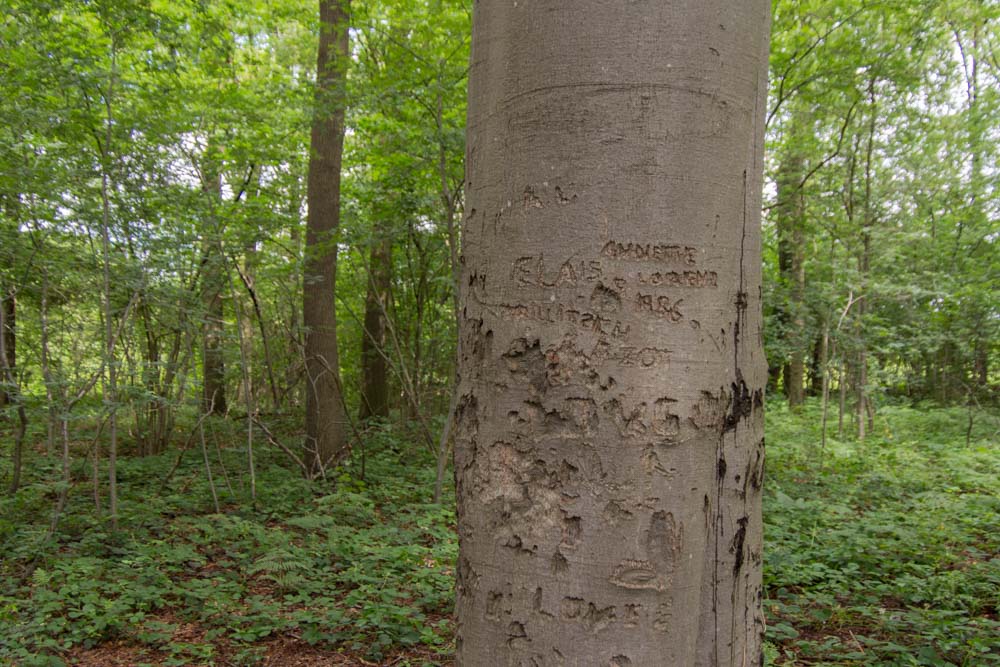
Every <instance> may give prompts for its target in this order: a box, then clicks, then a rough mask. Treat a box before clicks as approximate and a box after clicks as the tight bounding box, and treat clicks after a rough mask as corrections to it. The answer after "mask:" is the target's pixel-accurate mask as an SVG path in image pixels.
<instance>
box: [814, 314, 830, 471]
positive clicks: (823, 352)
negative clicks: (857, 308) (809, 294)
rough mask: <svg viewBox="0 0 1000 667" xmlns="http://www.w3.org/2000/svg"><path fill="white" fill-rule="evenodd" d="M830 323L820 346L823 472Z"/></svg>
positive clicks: (820, 465)
mask: <svg viewBox="0 0 1000 667" xmlns="http://www.w3.org/2000/svg"><path fill="white" fill-rule="evenodd" d="M829 363H830V323H829V322H823V336H822V337H821V338H820V345H819V364H818V369H817V370H818V372H819V373H820V375H821V378H822V379H821V381H820V384H821V387H820V414H821V415H822V417H821V423H820V441H819V469H820V471H822V470H823V459H824V457H825V454H826V422H827V415H828V413H829V411H830V410H829V409H830V369H829V368H828V365H829Z"/></svg>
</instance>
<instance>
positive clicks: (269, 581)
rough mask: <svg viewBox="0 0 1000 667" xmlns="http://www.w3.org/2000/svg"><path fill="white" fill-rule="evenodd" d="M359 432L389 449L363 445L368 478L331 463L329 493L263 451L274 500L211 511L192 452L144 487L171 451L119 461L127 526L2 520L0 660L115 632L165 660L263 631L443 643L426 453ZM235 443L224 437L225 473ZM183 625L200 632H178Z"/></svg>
mask: <svg viewBox="0 0 1000 667" xmlns="http://www.w3.org/2000/svg"><path fill="white" fill-rule="evenodd" d="M372 440H373V442H375V443H376V444H377V443H379V442H382V443H383V444H386V445H390V446H391V447H385V448H383V449H376V450H375V451H371V452H369V453H368V458H367V461H366V468H367V470H366V478H365V479H361V478H359V477H358V476H357V471H351V470H344V471H342V473H341V474H340V476H339V479H338V482H337V483H336V485H335V490H333V491H332V492H331V484H330V483H324V482H316V483H311V482H307V481H305V480H303V479H301V478H300V477H299V476H298V475H296V474H295V473H294V472H293V471H290V470H287V469H285V468H283V467H282V466H281V465H278V462H277V461H276V460H272V459H268V458H267V457H265V458H264V459H263V460H262V461H261V466H262V468H263V471H262V472H261V477H260V479H259V484H260V485H261V486H262V487H266V488H268V489H272V490H273V491H272V492H271V493H272V497H270V498H269V500H271V501H274V502H273V503H272V504H271V505H269V506H268V507H267V510H266V511H264V510H263V509H262V510H261V511H256V510H253V509H251V508H250V507H249V506H248V505H245V504H242V503H246V501H247V500H248V498H247V497H246V495H245V492H243V493H240V494H238V496H237V497H235V498H232V499H231V500H236V501H239V502H240V503H241V504H240V505H239V506H233V505H227V511H226V513H224V514H214V513H212V509H211V507H212V506H211V500H210V495H209V489H208V487H207V485H206V484H204V483H203V482H201V481H200V479H199V477H200V475H201V473H202V472H203V471H202V470H201V469H200V467H199V466H200V461H198V460H196V459H195V458H194V457H191V460H190V461H186V462H185V461H183V460H182V463H181V465H180V467H179V468H178V469H177V471H176V472H175V473H174V476H173V478H172V479H173V480H174V481H172V482H171V483H170V484H169V485H168V487H167V488H166V489H164V493H163V494H162V495H159V496H158V497H154V496H155V494H154V491H155V490H156V489H157V487H158V485H159V484H160V480H161V479H163V478H164V476H165V475H166V473H167V471H168V470H169V469H170V468H171V466H172V465H173V463H174V455H171V456H166V455H165V456H159V457H146V458H145V459H142V460H136V461H128V462H124V463H123V477H125V478H127V479H130V480H132V481H131V482H130V484H129V485H128V486H127V487H125V488H126V489H127V490H128V491H127V495H124V496H123V499H122V501H123V506H125V507H129V508H131V510H130V512H129V513H128V514H127V515H126V516H123V517H122V519H123V523H124V525H123V531H122V535H127V536H128V537H127V538H125V537H112V536H111V535H109V534H108V533H106V532H104V530H103V529H102V528H101V526H100V525H99V524H94V523H92V522H91V523H89V524H88V525H86V526H84V525H83V524H82V523H81V521H82V519H83V518H85V517H86V516H88V515H89V510H88V509H87V508H86V505H85V504H84V503H83V502H81V503H74V504H72V505H71V510H70V511H71V513H70V516H68V517H67V520H66V521H64V522H63V523H62V524H61V528H60V530H59V532H58V533H57V534H55V535H54V536H52V537H51V538H45V537H44V535H45V532H44V529H43V528H42V527H41V526H38V525H34V524H32V523H31V522H30V521H9V522H8V523H7V524H6V528H5V532H4V533H3V535H2V542H0V551H3V552H4V553H5V554H10V557H8V558H6V559H5V560H4V561H3V564H2V565H0V575H2V576H0V578H2V580H3V582H4V583H3V584H2V586H0V622H2V624H3V626H4V630H5V631H4V633H3V634H2V637H0V662H3V661H5V660H14V661H17V662H18V663H19V664H46V663H45V662H44V660H49V659H57V658H60V657H62V658H66V657H67V656H68V655H71V654H72V652H73V651H74V650H78V649H79V648H81V647H83V648H86V647H92V646H96V645H98V644H101V643H103V642H106V641H109V640H112V639H114V640H121V641H123V642H126V643H129V644H133V645H137V646H140V647H144V648H145V649H146V650H147V651H148V652H149V653H150V655H159V656H161V657H163V656H166V657H164V658H163V659H164V660H165V664H178V665H182V664H190V663H191V662H192V661H208V662H212V661H213V660H216V659H217V656H218V651H219V650H222V649H221V648H220V647H225V650H226V651H227V652H230V653H231V652H233V651H236V652H242V654H243V656H244V657H243V658H241V659H242V660H245V661H246V662H245V663H244V664H252V663H253V660H254V659H255V658H254V656H255V655H257V654H258V653H259V649H260V646H259V644H260V642H262V641H265V640H267V639H268V638H270V637H273V636H276V635H287V636H295V637H298V638H301V640H302V641H304V642H306V643H308V644H312V645H317V646H327V647H343V646H346V647H348V648H349V649H351V650H354V651H359V652H361V653H364V654H367V655H368V656H369V657H371V658H372V659H379V658H380V657H382V656H384V655H386V654H387V653H388V652H389V651H391V650H398V649H399V648H400V647H406V646H414V645H418V646H426V647H432V648H434V649H435V650H437V649H438V648H440V649H442V650H444V649H446V647H447V644H448V641H449V639H448V637H449V632H450V621H449V613H450V610H451V605H452V595H453V574H452V573H453V563H454V560H455V557H456V553H457V542H456V538H455V535H454V533H453V524H454V513H453V511H452V510H450V509H445V508H442V507H441V506H437V505H431V504H428V503H427V499H428V496H429V492H430V489H431V487H432V484H433V477H432V475H430V473H429V472H428V471H429V470H431V468H432V466H431V464H430V462H429V461H423V462H422V465H421V466H419V467H413V466H410V465H408V464H409V463H410V461H408V460H406V459H407V458H408V457H407V456H401V455H399V454H397V453H396V451H394V449H395V450H405V449H407V448H408V447H409V445H408V444H407V443H406V442H404V441H401V440H398V439H397V438H395V437H393V436H386V437H381V438H373V439H372ZM238 457H239V453H238V452H234V451H225V458H224V462H225V463H226V464H227V466H232V468H231V470H230V473H229V475H230V477H233V476H234V473H233V472H232V469H235V468H236V466H237V465H238V461H239V458H238ZM133 475H134V477H133ZM233 481H234V483H236V484H237V485H239V484H241V483H243V482H245V479H241V478H240V477H238V476H237V478H236V479H234V480H233ZM34 488H36V487H35V486H33V485H32V486H28V487H26V488H25V489H24V490H22V492H21V493H19V494H18V495H17V496H15V497H13V498H10V499H4V500H3V501H0V512H2V515H3V516H13V515H12V514H11V512H10V511H9V510H10V509H11V508H14V507H17V506H18V505H19V504H21V503H23V502H25V499H27V498H31V497H33V492H32V490H33V489H34ZM348 489H350V490H348ZM185 491H186V492H185ZM142 497H147V498H150V499H151V500H152V502H148V503H146V502H144V503H140V502H137V501H138V500H139V498H142ZM36 520H38V521H42V522H44V521H46V520H47V517H46V516H45V515H39V516H37V517H36ZM186 624H188V625H189V624H194V625H195V626H197V627H198V628H200V629H201V631H202V632H201V638H200V639H198V640H197V641H193V640H191V639H190V638H189V637H188V636H187V634H185V633H183V632H181V629H182V626H185V625H186ZM230 653H227V655H229V654H230ZM258 657H259V656H258ZM53 664H55V663H53Z"/></svg>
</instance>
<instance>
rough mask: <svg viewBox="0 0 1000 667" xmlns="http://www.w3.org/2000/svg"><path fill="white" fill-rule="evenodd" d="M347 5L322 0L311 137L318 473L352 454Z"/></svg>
mask: <svg viewBox="0 0 1000 667" xmlns="http://www.w3.org/2000/svg"><path fill="white" fill-rule="evenodd" d="M349 7H350V5H349V2H348V1H347V0H320V3H319V16H320V38H319V52H318V55H317V59H316V71H317V74H316V109H315V111H314V116H313V126H312V135H311V138H310V147H311V151H310V155H309V179H308V183H307V195H306V196H307V200H308V206H309V212H308V216H307V219H306V247H305V265H304V270H303V283H304V284H303V290H302V292H303V299H302V323H303V326H304V327H305V363H306V443H305V448H306V460H307V464H308V466H309V468H310V470H311V471H312V472H313V473H319V472H321V471H322V470H323V469H324V468H325V467H326V466H327V465H329V464H331V463H334V462H336V461H337V460H339V459H340V458H342V457H343V456H344V455H345V454H346V448H347V437H346V436H347V433H346V423H347V421H346V419H347V418H346V413H345V411H344V402H343V399H342V396H341V389H340V377H339V373H340V371H339V364H338V357H337V301H336V290H337V229H338V227H339V226H340V165H341V157H342V155H343V149H344V67H345V66H346V64H347V47H348V11H349Z"/></svg>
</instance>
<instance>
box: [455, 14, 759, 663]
mask: <svg viewBox="0 0 1000 667" xmlns="http://www.w3.org/2000/svg"><path fill="white" fill-rule="evenodd" d="M768 20H769V17H768V4H767V3H766V2H762V1H761V0H754V1H753V2H747V3H724V2H719V1H709V2H698V3H674V2H668V3H621V2H610V3H609V2H604V1H597V0H586V1H584V2H578V3H573V6H572V8H568V7H564V6H562V5H561V4H557V3H548V2H542V3H536V2H523V3H493V2H490V3H485V2H483V3H477V4H476V7H475V15H474V29H473V51H472V68H471V72H470V98H469V118H468V121H469V122H468V145H467V184H466V187H467V198H468V201H467V209H466V210H467V211H468V214H467V215H466V217H465V219H464V221H463V233H464V236H463V257H462V267H463V272H464V275H463V279H462V281H461V285H462V289H463V291H462V306H463V307H462V316H461V332H460V335H461V345H460V349H461V358H460V365H461V385H460V387H459V394H460V402H459V409H458V412H457V420H458V427H457V432H456V442H457V446H456V452H455V463H456V468H455V469H456V484H457V491H458V503H459V515H458V523H459V539H460V558H459V567H458V579H459V580H458V602H457V616H458V649H457V657H458V661H459V663H460V664H462V665H470V666H476V667H478V666H480V665H567V666H570V665H601V666H608V665H619V666H624V665H685V666H687V665H695V666H702V665H704V666H708V665H750V664H759V660H760V653H761V643H762V633H763V614H762V612H761V607H760V605H761V571H760V567H761V517H760V491H761V481H762V478H763V458H764V455H763V447H764V440H763V387H764V385H765V382H766V364H765V361H764V357H763V351H762V347H761V344H762V341H761V335H762V333H761V328H762V324H761V304H760V280H761V268H760V264H761V262H760V174H761V171H762V164H763V163H762V155H761V151H762V149H761V145H762V135H763V126H762V115H761V111H762V103H763V96H764V91H765V77H766V65H767V32H768V27H767V26H768Z"/></svg>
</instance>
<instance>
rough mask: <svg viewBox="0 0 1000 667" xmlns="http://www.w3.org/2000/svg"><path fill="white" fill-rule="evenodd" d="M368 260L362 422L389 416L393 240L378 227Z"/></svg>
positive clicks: (363, 341) (381, 226) (360, 414)
mask: <svg viewBox="0 0 1000 667" xmlns="http://www.w3.org/2000/svg"><path fill="white" fill-rule="evenodd" d="M375 235H376V238H375V239H374V240H373V242H372V247H371V251H370V253H369V260H368V267H369V268H368V293H367V295H366V297H365V320H364V329H365V330H364V336H363V337H362V339H361V407H360V413H359V418H360V419H361V420H362V421H364V420H367V419H371V418H372V417H379V418H385V417H388V416H389V383H388V375H387V372H386V364H385V352H384V350H385V319H384V314H385V313H387V312H388V308H389V290H390V289H391V287H392V240H391V239H390V238H389V236H388V230H387V229H386V225H384V224H378V225H376V230H375Z"/></svg>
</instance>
